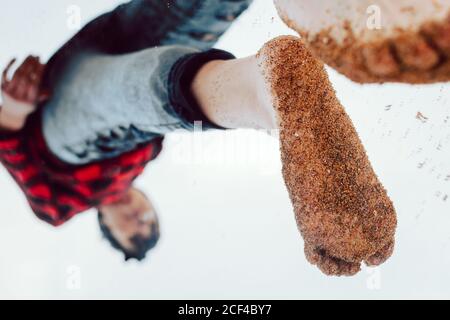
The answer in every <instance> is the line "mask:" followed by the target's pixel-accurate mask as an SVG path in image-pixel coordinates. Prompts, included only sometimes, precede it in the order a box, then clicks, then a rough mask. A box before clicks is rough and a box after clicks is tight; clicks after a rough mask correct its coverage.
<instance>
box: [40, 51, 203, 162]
mask: <svg viewBox="0 0 450 320" xmlns="http://www.w3.org/2000/svg"><path fill="white" fill-rule="evenodd" d="M194 52H197V50H196V49H191V48H187V47H180V46H167V47H161V48H154V49H147V50H143V51H140V52H137V53H132V54H126V55H114V56H112V55H105V54H99V53H95V52H91V53H84V54H83V55H81V56H79V57H78V58H77V59H74V62H73V63H72V64H71V65H70V66H69V67H68V68H67V71H66V72H65V75H64V77H63V79H62V80H61V81H60V82H59V83H58V85H57V86H56V87H55V88H54V92H53V95H52V99H51V100H50V101H49V102H48V103H47V104H46V105H45V108H44V111H43V133H44V137H45V140H46V141H47V144H48V146H49V148H50V150H51V151H52V152H53V153H54V154H55V155H56V156H57V157H58V158H60V159H61V160H63V161H65V162H68V163H71V164H85V163H89V162H92V161H95V160H101V159H104V158H111V157H114V156H117V155H119V154H121V153H124V152H127V151H130V150H132V149H134V148H135V147H136V146H137V145H138V144H140V143H143V142H146V141H149V140H151V139H152V138H154V137H157V136H162V135H164V134H166V133H168V132H171V131H174V130H176V129H180V128H182V127H183V123H182V120H181V119H180V118H179V117H177V116H176V115H175V114H174V113H173V110H172V108H171V105H170V102H169V90H168V85H169V83H168V81H167V80H168V77H169V72H170V71H171V68H172V66H173V65H174V64H175V62H176V61H178V60H179V59H180V58H181V57H183V56H185V55H187V54H190V53H194Z"/></svg>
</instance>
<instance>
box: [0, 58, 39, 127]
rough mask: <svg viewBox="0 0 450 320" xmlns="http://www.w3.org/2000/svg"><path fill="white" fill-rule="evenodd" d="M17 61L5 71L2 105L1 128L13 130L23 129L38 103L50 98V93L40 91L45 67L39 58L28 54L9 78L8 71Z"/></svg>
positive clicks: (11, 63)
mask: <svg viewBox="0 0 450 320" xmlns="http://www.w3.org/2000/svg"><path fill="white" fill-rule="evenodd" d="M15 62H16V59H13V60H12V61H11V62H10V63H9V64H8V66H7V67H6V69H5V70H4V71H3V74H2V80H1V95H2V100H3V105H2V106H0V128H2V129H6V130H13V131H17V130H20V129H22V128H23V126H24V124H25V122H26V120H27V117H28V116H29V115H30V114H31V113H33V112H34V111H35V110H36V107H37V105H38V104H39V103H40V102H42V101H44V100H46V99H48V94H46V93H44V94H43V93H41V92H40V91H39V89H40V84H41V80H42V75H43V72H44V68H45V65H44V64H41V63H40V61H39V58H38V57H35V56H28V57H27V58H26V59H25V61H24V62H23V63H22V64H21V65H20V66H19V67H18V68H17V70H16V71H15V72H14V74H13V75H12V77H11V78H9V77H8V73H9V71H10V69H11V67H12V66H13V65H14V63H15Z"/></svg>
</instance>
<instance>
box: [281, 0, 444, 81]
mask: <svg viewBox="0 0 450 320" xmlns="http://www.w3.org/2000/svg"><path fill="white" fill-rule="evenodd" d="M275 4H276V6H277V8H278V11H279V13H280V15H281V17H282V18H283V20H284V21H285V22H286V23H287V24H288V25H289V27H291V28H292V29H294V30H295V31H297V32H298V33H299V34H300V35H301V36H302V37H303V38H304V39H305V42H306V43H307V44H308V46H309V47H310V48H311V50H312V51H313V53H314V54H315V55H316V56H317V57H318V58H320V59H322V60H323V61H324V62H325V63H327V64H328V65H330V66H331V67H333V68H334V69H336V70H337V71H339V72H341V73H343V74H344V75H346V76H347V77H349V78H350V79H352V80H354V81H357V82H360V83H371V82H406V83H413V84H414V83H433V82H441V81H450V0H396V1H392V0H323V1H309V0H275Z"/></svg>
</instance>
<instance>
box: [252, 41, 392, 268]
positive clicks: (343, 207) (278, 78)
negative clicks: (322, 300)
mask: <svg viewBox="0 0 450 320" xmlns="http://www.w3.org/2000/svg"><path fill="white" fill-rule="evenodd" d="M257 59H258V61H259V63H260V67H261V68H262V70H263V73H264V76H265V79H266V80H267V83H268V86H269V87H270V92H271V95H272V97H273V104H274V106H275V110H276V111H277V117H278V125H279V127H280V141H281V154H282V162H283V176H284V179H285V182H286V186H287V188H288V191H289V194H290V198H291V200H292V203H293V207H294V210H295V215H296V220H297V223H298V226H299V229H300V231H301V234H302V235H303V238H304V240H305V253H306V256H307V258H308V260H309V261H310V262H311V263H313V264H315V265H317V266H318V267H319V268H320V269H321V270H322V271H323V272H324V273H325V274H328V275H353V274H355V273H357V272H358V271H359V270H360V265H361V262H366V263H367V264H368V265H378V264H381V263H383V262H384V261H385V260H386V259H387V258H389V256H390V255H391V254H392V250H393V244H394V235H395V229H396V222H397V221H396V215H395V210H394V207H393V205H392V202H391V201H390V199H389V197H388V196H387V194H386V191H385V189H384V188H383V186H382V185H381V183H380V182H379V181H378V178H377V176H376V174H375V173H374V171H373V169H372V167H371V164H370V162H369V159H368V157H367V155H366V153H365V150H364V147H363V146H362V144H361V141H360V140H359V137H358V135H357V133H356V131H355V129H354V127H353V125H352V122H351V120H350V118H349V117H348V116H347V114H346V112H345V110H344V108H343V107H342V106H341V104H340V103H339V101H338V99H337V98H336V96H335V92H334V90H333V88H332V86H331V84H330V82H329V80H328V76H327V74H326V72H325V69H324V66H323V64H322V63H321V62H319V61H318V60H317V59H316V58H314V57H313V56H312V54H311V53H310V51H309V50H307V49H306V48H305V46H304V45H303V42H302V41H301V40H300V39H299V38H296V37H280V38H277V39H275V40H272V41H271V42H269V43H268V44H266V45H265V46H264V47H263V48H262V49H261V51H260V53H259V54H258V56H257Z"/></svg>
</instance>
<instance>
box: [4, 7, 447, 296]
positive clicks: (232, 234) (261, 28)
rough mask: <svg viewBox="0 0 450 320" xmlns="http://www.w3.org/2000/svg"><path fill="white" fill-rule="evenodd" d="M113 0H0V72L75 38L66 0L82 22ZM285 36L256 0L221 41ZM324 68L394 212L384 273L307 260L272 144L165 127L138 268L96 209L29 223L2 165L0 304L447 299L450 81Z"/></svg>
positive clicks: (255, 137) (238, 50) (257, 41)
mask: <svg viewBox="0 0 450 320" xmlns="http://www.w3.org/2000/svg"><path fill="white" fill-rule="evenodd" d="M121 2H122V1H117V0H115V1H108V2H107V3H106V1H101V0H70V1H68V0H39V1H29V0H16V1H14V2H13V1H7V0H0V30H1V37H0V66H5V65H6V63H7V62H8V61H9V59H10V58H11V57H13V56H18V57H20V58H22V57H24V56H26V55H27V54H29V53H34V54H39V55H41V56H42V57H43V58H45V59H47V58H48V57H49V56H50V55H51V54H52V53H53V52H54V51H55V50H56V49H57V48H58V47H59V46H60V45H61V44H63V43H64V42H65V41H66V40H67V39H68V38H69V36H71V35H72V34H73V33H74V32H75V30H71V29H70V28H68V27H67V17H68V15H67V13H66V9H67V7H68V6H69V5H71V4H76V5H78V6H80V7H81V9H82V18H83V24H84V23H85V22H87V21H89V20H90V19H92V18H93V17H95V16H96V15H98V14H99V13H101V12H103V11H106V10H107V9H111V8H113V7H115V5H117V4H119V3H121ZM287 33H291V32H290V31H289V30H288V29H287V28H286V27H284V25H283V24H282V23H281V22H280V21H279V19H278V18H277V16H276V13H275V10H274V8H273V6H272V4H271V2H270V1H268V0H256V1H255V3H254V5H253V6H252V8H251V9H250V10H249V11H248V12H247V13H246V14H245V15H243V16H242V18H241V19H240V20H239V21H238V22H237V23H236V24H235V25H234V27H233V28H232V29H231V30H230V32H229V33H228V34H226V35H225V36H224V37H223V39H222V41H221V42H220V44H219V45H218V46H219V47H220V48H223V49H227V50H230V51H231V52H233V53H235V54H236V55H237V56H245V55H249V54H253V53H255V52H256V51H257V50H258V49H259V48H260V47H261V46H262V45H263V44H264V42H265V41H267V40H269V39H271V38H273V37H275V36H277V35H281V34H287ZM330 76H331V79H332V81H333V83H334V85H335V88H336V90H337V93H338V95H339V97H340V99H341V101H342V102H343V104H344V105H345V106H346V109H347V110H348V112H349V113H350V115H351V117H352V119H353V120H354V123H355V126H356V127H357V129H358V132H359V133H360V135H361V138H362V140H363V142H364V143H365V145H366V148H367V151H368V154H369V156H370V158H371V160H372V162H373V165H374V167H375V170H376V172H377V173H378V174H379V176H380V178H381V180H382V181H383V183H384V184H385V186H386V188H387V189H388V190H389V193H390V195H391V196H392V199H393V201H394V203H395V205H396V208H397V211H398V215H399V227H398V232H397V245H396V251H395V253H394V256H393V257H392V258H391V259H390V260H389V261H388V262H387V263H386V264H384V265H383V266H382V267H380V268H377V269H364V270H363V271H362V272H361V273H360V274H359V275H357V276H355V277H353V278H329V277H326V276H324V275H322V274H321V273H320V272H319V271H318V270H317V269H316V268H315V267H312V266H310V265H309V264H308V263H307V262H306V260H305V258H304V254H303V242H302V240H301V238H300V235H299V234H298V232H297V229H296V225H295V221H294V216H293V213H292V209H291V206H290V203H289V199H288V196H287V192H286V189H285V187H284V184H283V181H282V178H281V174H280V162H279V153H278V149H277V148H278V146H277V142H276V141H275V140H274V139H273V138H271V137H267V136H265V135H264V134H262V133H256V132H252V131H235V132H229V133H226V134H223V133H207V134H204V135H203V136H202V137H197V138H196V139H195V140H193V139H194V138H193V136H192V135H184V136H180V135H175V136H171V137H169V139H167V141H166V145H165V151H164V153H163V154H162V156H161V157H160V158H159V159H158V160H157V161H155V162H154V163H152V164H151V165H150V166H149V168H148V170H147V171H146V173H145V175H144V176H143V177H142V178H141V179H140V180H139V181H138V184H139V185H140V186H141V187H143V188H144V189H145V190H146V191H147V192H148V193H149V195H150V196H151V197H152V198H153V199H154V201H155V203H156V204H157V207H158V208H159V212H160V218H161V223H162V240H161V242H160V244H159V246H158V247H157V249H156V250H155V251H153V252H152V253H151V254H150V258H149V259H148V260H147V261H146V262H145V263H143V264H137V263H134V262H132V263H126V264H125V263H123V262H122V259H121V256H120V254H119V253H116V252H115V251H113V250H112V249H111V248H110V247H109V244H108V243H106V242H105V241H103V240H102V239H101V238H100V233H99V230H98V226H97V222H96V217H95V215H94V214H93V212H89V213H86V214H83V215H81V216H79V217H77V218H75V219H73V220H72V221H71V222H70V223H68V224H67V225H65V226H63V227H62V228H59V229H57V230H56V229H53V228H51V227H49V226H47V225H45V224H44V223H42V222H40V221H38V220H37V219H36V218H35V217H34V215H33V214H32V213H31V211H30V210H29V208H28V207H27V204H26V202H25V201H24V197H23V196H22V194H21V192H20V191H19V189H18V187H17V186H16V185H15V184H14V183H13V182H12V180H11V179H10V178H9V176H8V175H7V174H6V172H5V171H4V170H3V168H2V169H0V221H1V222H0V243H1V244H2V245H1V251H0V252H1V253H0V298H63V299H73V298H161V299H167V298H180V299H185V298H191V299H196V298H209V299H215V298H255V299H258V298H267V299H271V298H275V299H277V298H288V299H289V298H450V287H449V284H450V273H449V272H448V270H449V269H450V162H449V160H448V159H449V158H450V149H449V148H450V105H449V103H450V90H449V88H450V85H449V84H442V85H433V86H407V85H384V86H379V85H370V86H359V85H355V84H353V83H351V82H350V81H348V80H346V79H344V78H343V77H342V76H339V75H337V74H336V73H334V72H332V71H331V72H330ZM418 112H421V113H422V114H423V115H425V116H426V117H427V118H428V120H427V121H426V122H422V121H420V120H418V119H416V114H417V113H418ZM446 121H447V122H446ZM30 138H31V137H30ZM224 151H226V152H227V155H226V156H224ZM445 199H447V200H445Z"/></svg>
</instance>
